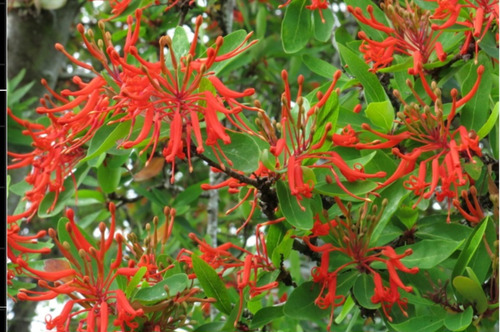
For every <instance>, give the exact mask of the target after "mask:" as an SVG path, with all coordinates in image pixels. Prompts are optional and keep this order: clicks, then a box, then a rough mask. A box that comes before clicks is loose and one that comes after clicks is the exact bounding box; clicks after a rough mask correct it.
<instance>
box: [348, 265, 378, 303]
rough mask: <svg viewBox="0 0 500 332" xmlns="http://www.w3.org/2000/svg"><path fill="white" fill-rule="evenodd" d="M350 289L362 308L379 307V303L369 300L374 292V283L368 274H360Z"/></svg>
mask: <svg viewBox="0 0 500 332" xmlns="http://www.w3.org/2000/svg"><path fill="white" fill-rule="evenodd" d="M352 291H353V294H354V297H355V298H356V300H357V301H358V303H359V304H360V305H361V306H363V307H364V308H367V309H377V308H379V307H380V303H373V302H372V300H371V298H372V296H373V295H374V294H375V284H374V282H373V278H372V277H371V276H370V275H368V274H365V273H362V274H360V275H359V276H358V278H357V279H356V282H355V283H354V287H353V288H352Z"/></svg>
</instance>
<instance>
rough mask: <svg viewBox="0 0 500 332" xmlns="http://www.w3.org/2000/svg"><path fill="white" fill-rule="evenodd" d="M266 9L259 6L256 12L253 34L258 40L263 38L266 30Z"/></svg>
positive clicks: (262, 5) (263, 6)
mask: <svg viewBox="0 0 500 332" xmlns="http://www.w3.org/2000/svg"><path fill="white" fill-rule="evenodd" d="M267 13H268V12H267V9H266V6H265V5H264V4H261V5H260V6H259V11H258V12H257V18H256V27H255V34H256V37H257V38H258V39H261V38H264V36H265V35H266V29H267Z"/></svg>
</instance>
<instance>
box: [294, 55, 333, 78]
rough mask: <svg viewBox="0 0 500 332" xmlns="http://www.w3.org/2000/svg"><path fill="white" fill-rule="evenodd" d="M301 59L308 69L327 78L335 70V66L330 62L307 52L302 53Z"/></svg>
mask: <svg viewBox="0 0 500 332" xmlns="http://www.w3.org/2000/svg"><path fill="white" fill-rule="evenodd" d="M302 61H303V62H304V64H305V65H306V67H307V68H308V69H309V70H310V71H312V72H313V73H315V74H318V75H320V76H322V77H325V78H328V79H332V78H333V74H335V72H336V71H337V68H336V67H335V66H333V65H332V64H330V63H328V62H326V61H325V60H322V59H318V58H317V57H314V56H312V55H309V54H304V55H303V56H302ZM341 80H342V78H341Z"/></svg>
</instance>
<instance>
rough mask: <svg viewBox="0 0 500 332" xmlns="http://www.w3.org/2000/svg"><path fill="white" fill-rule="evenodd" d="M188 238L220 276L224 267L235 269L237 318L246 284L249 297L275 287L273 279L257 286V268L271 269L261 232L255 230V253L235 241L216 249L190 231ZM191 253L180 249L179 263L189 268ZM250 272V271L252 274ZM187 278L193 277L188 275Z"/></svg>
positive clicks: (202, 257) (239, 313)
mask: <svg viewBox="0 0 500 332" xmlns="http://www.w3.org/2000/svg"><path fill="white" fill-rule="evenodd" d="M189 237H190V238H191V239H192V240H193V241H195V242H197V243H198V245H199V249H200V251H201V255H200V256H199V257H200V258H201V259H203V260H204V261H205V262H207V263H208V264H209V265H210V266H211V267H212V268H214V269H215V270H219V271H218V274H219V276H220V277H221V278H222V275H223V274H224V272H225V271H226V270H228V269H231V268H234V269H237V270H238V272H237V273H236V284H237V289H238V291H239V293H240V307H239V311H238V316H237V317H238V318H239V317H240V315H241V311H242V309H243V290H244V289H245V288H246V287H249V291H250V297H254V296H257V295H259V294H261V293H263V292H265V291H268V290H271V289H273V288H276V287H278V282H276V281H273V282H270V283H268V284H266V285H264V286H257V278H258V273H259V271H272V270H274V266H273V265H272V263H271V262H270V260H269V257H268V255H267V250H266V246H265V242H264V241H263V235H262V234H260V233H259V232H258V231H257V238H258V239H259V242H260V245H259V246H258V250H257V253H256V254H252V253H251V252H249V251H248V250H245V249H243V248H241V247H238V246H236V245H235V244H233V243H231V242H228V243H224V244H222V245H220V246H218V247H216V248H213V247H211V246H210V245H208V244H207V243H206V242H205V241H202V240H200V239H198V237H197V236H196V235H195V234H193V233H190V234H189ZM231 249H233V250H236V251H238V252H239V253H241V254H245V258H244V259H243V260H242V259H240V258H237V257H236V256H235V255H234V254H232V253H231V252H230V251H229V250H231ZM192 254H193V252H191V251H189V250H187V249H182V250H181V251H180V252H179V255H178V256H177V260H178V261H179V262H184V263H186V264H187V265H188V267H189V268H192V266H193V263H192V259H191V255H192ZM252 271H253V273H252ZM190 277H191V278H195V277H196V276H195V275H194V274H192V275H191V276H190ZM237 323H238V319H236V320H235V324H237Z"/></svg>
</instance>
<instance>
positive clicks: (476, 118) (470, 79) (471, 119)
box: [457, 53, 493, 131]
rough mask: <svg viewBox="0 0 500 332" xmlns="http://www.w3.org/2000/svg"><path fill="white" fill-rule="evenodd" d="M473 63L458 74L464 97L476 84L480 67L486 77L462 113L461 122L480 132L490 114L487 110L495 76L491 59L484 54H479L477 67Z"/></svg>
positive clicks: (469, 63)
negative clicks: (492, 73) (482, 68)
mask: <svg viewBox="0 0 500 332" xmlns="http://www.w3.org/2000/svg"><path fill="white" fill-rule="evenodd" d="M473 62H474V61H469V62H468V63H467V64H465V66H464V67H462V68H461V69H460V71H459V72H458V74H457V78H458V80H459V82H460V85H461V92H462V96H465V95H466V94H467V93H469V91H470V90H472V87H473V86H474V84H475V83H476V81H477V77H478V75H477V68H478V66H479V65H483V66H484V75H483V76H482V78H481V83H480V84H479V88H478V90H477V92H476V93H475V94H474V96H473V97H472V99H471V100H469V101H468V102H467V103H466V104H465V105H464V106H463V108H462V110H461V111H460V121H461V124H462V125H464V126H465V127H467V128H468V129H473V130H475V131H478V130H479V129H480V128H481V127H482V126H483V125H484V123H485V122H486V120H487V119H488V114H489V112H488V111H487V110H489V109H490V104H489V103H490V93H491V86H492V83H493V76H492V75H491V74H490V73H491V72H493V67H492V65H491V59H490V58H489V57H487V56H485V55H484V54H483V53H479V56H478V64H477V65H475V64H474V63H473Z"/></svg>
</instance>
